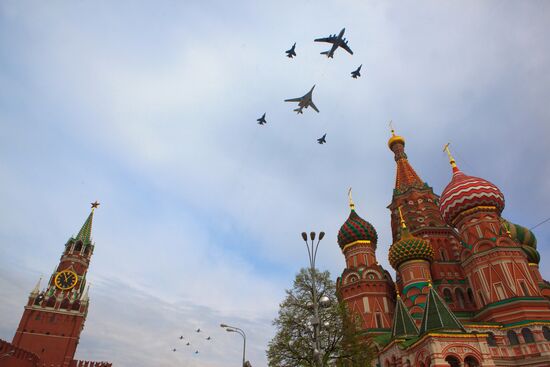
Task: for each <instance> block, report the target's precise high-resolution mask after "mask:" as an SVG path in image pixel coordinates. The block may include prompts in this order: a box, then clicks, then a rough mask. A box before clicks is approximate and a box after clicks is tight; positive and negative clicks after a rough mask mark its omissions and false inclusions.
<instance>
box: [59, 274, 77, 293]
mask: <svg viewBox="0 0 550 367" xmlns="http://www.w3.org/2000/svg"><path fill="white" fill-rule="evenodd" d="M54 282H55V286H56V287H57V288H59V289H62V290H67V289H71V288H72V287H74V286H75V285H76V282H78V275H76V273H75V272H74V271H72V270H63V271H60V272H59V273H57V275H56V276H55V280H54Z"/></svg>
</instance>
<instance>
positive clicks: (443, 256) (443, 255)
mask: <svg viewBox="0 0 550 367" xmlns="http://www.w3.org/2000/svg"><path fill="white" fill-rule="evenodd" d="M439 256H441V261H447V251H445V249H444V248H442V249H439Z"/></svg>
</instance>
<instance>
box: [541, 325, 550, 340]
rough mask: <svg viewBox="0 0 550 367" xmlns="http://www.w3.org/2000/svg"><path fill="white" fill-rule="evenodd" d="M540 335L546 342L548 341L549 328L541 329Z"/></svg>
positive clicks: (549, 336)
mask: <svg viewBox="0 0 550 367" xmlns="http://www.w3.org/2000/svg"><path fill="white" fill-rule="evenodd" d="M542 335H544V338H545V339H546V340H548V341H550V328H548V326H543V327H542Z"/></svg>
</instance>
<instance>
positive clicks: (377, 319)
mask: <svg viewBox="0 0 550 367" xmlns="http://www.w3.org/2000/svg"><path fill="white" fill-rule="evenodd" d="M375 318H376V327H377V328H379V329H380V328H382V327H383V326H382V316H380V314H379V313H376V315H375Z"/></svg>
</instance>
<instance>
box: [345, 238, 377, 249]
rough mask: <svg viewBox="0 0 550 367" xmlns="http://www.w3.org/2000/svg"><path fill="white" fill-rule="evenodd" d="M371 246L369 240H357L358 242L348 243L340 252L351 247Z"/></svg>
mask: <svg viewBox="0 0 550 367" xmlns="http://www.w3.org/2000/svg"><path fill="white" fill-rule="evenodd" d="M370 244H371V241H369V240H359V241H353V242H351V243H348V244H347V245H345V246H344V248H343V249H342V252H345V251H346V250H347V249H348V248H350V247H352V246H356V245H370Z"/></svg>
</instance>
